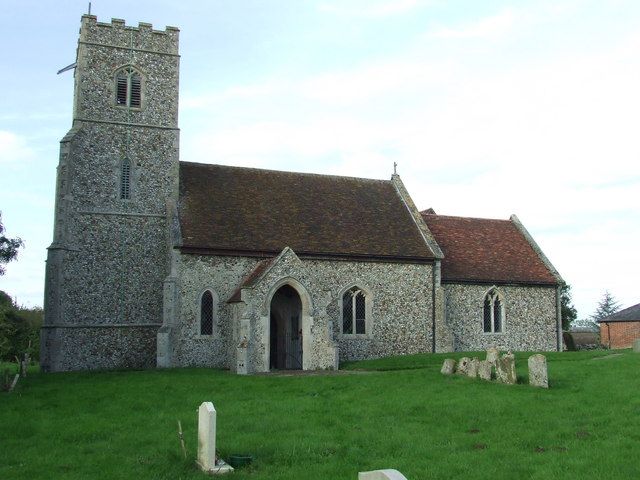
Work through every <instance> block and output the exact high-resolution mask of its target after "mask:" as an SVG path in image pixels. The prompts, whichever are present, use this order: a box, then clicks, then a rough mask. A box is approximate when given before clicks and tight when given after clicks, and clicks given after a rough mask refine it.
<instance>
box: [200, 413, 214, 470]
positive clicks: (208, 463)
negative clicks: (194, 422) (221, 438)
mask: <svg viewBox="0 0 640 480" xmlns="http://www.w3.org/2000/svg"><path fill="white" fill-rule="evenodd" d="M198 465H200V468H201V469H202V470H204V471H209V470H213V468H214V467H215V466H216V409H215V408H213V403H211V402H203V403H202V405H200V408H199V409H198Z"/></svg>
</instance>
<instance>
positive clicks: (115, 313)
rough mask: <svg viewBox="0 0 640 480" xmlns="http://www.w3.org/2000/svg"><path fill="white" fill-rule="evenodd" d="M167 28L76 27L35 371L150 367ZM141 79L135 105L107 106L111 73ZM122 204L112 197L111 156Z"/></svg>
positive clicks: (170, 123)
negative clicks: (69, 122) (127, 189)
mask: <svg viewBox="0 0 640 480" xmlns="http://www.w3.org/2000/svg"><path fill="white" fill-rule="evenodd" d="M177 48H178V31H177V30H176V29H168V30H167V31H165V32H157V31H154V30H153V29H152V28H151V26H150V25H148V24H141V25H139V26H138V27H135V28H134V27H125V25H124V22H121V21H114V22H112V23H111V24H102V23H98V22H97V21H96V18H95V17H93V16H90V15H85V16H83V18H82V26H81V33H80V40H79V43H78V57H77V67H76V70H75V91H74V102H75V103H74V122H73V128H72V129H71V131H70V132H69V134H68V135H67V136H65V138H64V139H63V141H62V142H61V154H60V160H59V165H58V181H57V191H56V218H55V227H54V239H53V243H52V244H51V247H50V248H49V254H48V258H47V276H46V277H47V279H46V286H45V295H46V298H45V321H44V328H43V333H42V340H43V341H42V345H43V347H42V350H41V353H42V359H43V361H42V366H43V369H45V370H47V369H48V370H75V369H87V368H116V367H118V368H119V367H126V366H128V367H146V366H153V365H154V364H155V357H156V352H155V350H156V348H155V346H156V333H157V330H158V328H159V327H160V325H161V324H162V320H163V282H164V280H165V277H166V276H167V274H168V271H169V255H168V235H167V232H168V228H167V213H166V212H167V205H168V204H171V203H172V202H175V199H176V198H177V189H178V142H179V131H178V129H177V108H178V74H179V57H178V55H177ZM127 64H132V65H134V66H136V68H138V69H139V70H140V71H141V73H142V75H143V80H142V97H143V101H142V105H141V108H139V109H128V108H126V107H122V106H119V105H116V102H115V71H116V70H117V69H118V68H119V67H120V66H123V65H127ZM125 158H127V159H129V161H130V164H131V176H130V186H131V195H130V198H129V199H122V198H121V196H120V182H121V170H120V169H121V165H122V161H123V159H125Z"/></svg>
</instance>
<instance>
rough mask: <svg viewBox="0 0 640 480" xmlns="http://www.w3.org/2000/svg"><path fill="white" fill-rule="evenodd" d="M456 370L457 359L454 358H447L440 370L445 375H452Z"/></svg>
mask: <svg viewBox="0 0 640 480" xmlns="http://www.w3.org/2000/svg"><path fill="white" fill-rule="evenodd" d="M455 371H456V361H455V360H454V359H453V358H447V359H445V361H444V363H443V364H442V369H441V370H440V373H442V374H443V375H452V374H453V373H454V372H455Z"/></svg>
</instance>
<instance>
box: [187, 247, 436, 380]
mask: <svg viewBox="0 0 640 480" xmlns="http://www.w3.org/2000/svg"><path fill="white" fill-rule="evenodd" d="M257 261H259V259H252V258H246V257H216V256H199V255H185V254H183V255H181V262H180V263H181V265H180V274H179V275H180V281H179V283H180V287H179V288H180V297H181V298H182V301H181V302H182V303H181V309H180V315H179V320H178V323H179V325H180V327H179V328H180V329H181V330H180V331H181V335H180V337H181V340H180V342H179V347H178V349H177V350H178V355H177V364H179V365H202V366H216V367H222V366H224V367H231V366H232V363H233V362H234V361H235V358H234V356H233V352H234V351H235V344H234V343H233V341H234V340H233V339H234V335H236V336H237V332H234V327H237V326H234V325H232V323H233V322H232V318H233V315H234V310H233V307H232V306H231V305H229V304H226V300H227V299H228V298H229V297H230V296H231V294H232V293H233V291H234V290H235V289H236V287H237V286H238V285H239V284H240V283H241V282H242V279H243V278H244V277H245V276H246V275H247V274H248V273H249V272H250V271H251V269H252V268H253V266H255V264H256V263H257ZM284 278H294V279H295V280H296V281H298V282H299V283H300V284H301V285H302V286H304V288H305V289H306V291H307V292H308V293H309V295H310V300H311V311H310V312H308V313H309V314H310V316H311V317H312V319H313V323H312V325H311V335H312V338H313V339H314V342H315V344H316V346H315V347H313V349H312V350H313V351H312V352H307V354H308V355H310V356H311V357H312V358H311V360H309V361H310V363H311V364H313V365H331V364H332V362H333V360H332V359H330V358H326V356H327V355H328V353H327V352H330V349H329V348H328V347H330V346H331V345H333V344H334V341H336V342H337V343H338V346H339V354H340V360H341V361H344V360H355V359H363V358H374V357H382V356H387V355H398V354H408V353H418V352H430V351H431V348H432V334H431V328H432V287H431V281H432V267H431V265H424V264H423V265H417V264H395V263H376V262H351V261H330V260H308V259H303V260H298V259H297V257H295V255H293V259H289V258H287V257H285V258H283V260H282V261H281V262H278V263H277V264H275V265H274V266H273V268H271V269H270V270H269V271H268V273H267V274H266V275H265V276H264V278H263V279H262V280H261V281H260V282H258V283H257V284H256V285H254V286H253V288H252V290H251V292H250V304H249V305H247V307H246V310H245V312H246V314H247V315H248V316H249V317H250V329H251V338H252V342H253V348H252V349H250V353H249V355H250V365H252V367H253V368H254V369H256V368H257V369H258V370H259V369H260V368H264V365H262V363H263V360H262V359H263V358H264V355H265V351H264V350H263V348H264V345H263V346H262V347H260V346H258V345H257V343H256V340H257V339H260V337H261V334H262V328H263V326H262V325H261V324H260V319H261V317H262V318H264V317H265V316H267V317H268V315H269V313H268V309H265V306H266V303H265V302H266V301H267V297H268V295H269V292H271V291H272V290H273V287H274V285H276V284H277V283H278V282H279V281H281V280H282V279H284ZM352 285H358V286H360V287H363V288H366V289H367V290H369V292H370V294H371V307H372V309H371V313H372V316H371V326H372V329H371V332H370V335H367V336H366V337H349V336H347V335H342V334H341V329H342V314H341V311H340V296H341V294H342V293H343V291H344V290H345V289H346V288H348V287H350V286H352ZM205 288H211V289H212V290H214V291H215V292H216V294H217V296H218V298H219V306H218V319H219V320H218V325H217V326H216V327H214V330H215V329H216V328H217V329H218V333H217V334H216V333H215V331H214V335H213V337H212V338H203V337H200V336H199V335H198V333H197V332H198V330H197V329H198V321H199V319H198V312H199V298H200V295H201V293H202V292H203V291H204V289H205ZM272 293H273V292H272ZM261 348H262V349H261ZM321 357H322V358H321ZM267 368H268V367H267ZM325 368H328V367H325Z"/></svg>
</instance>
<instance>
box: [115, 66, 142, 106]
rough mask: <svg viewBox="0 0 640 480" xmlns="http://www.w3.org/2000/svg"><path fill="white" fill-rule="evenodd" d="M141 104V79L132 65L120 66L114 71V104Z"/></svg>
mask: <svg viewBox="0 0 640 480" xmlns="http://www.w3.org/2000/svg"><path fill="white" fill-rule="evenodd" d="M141 104H142V80H141V76H140V73H138V72H137V71H136V70H135V69H134V68H133V67H131V66H128V67H124V68H121V69H120V70H118V72H117V73H116V105H120V106H123V107H132V108H140V105H141Z"/></svg>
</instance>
